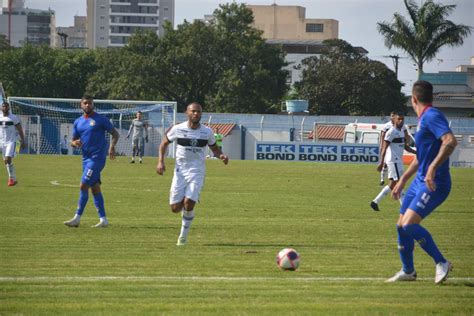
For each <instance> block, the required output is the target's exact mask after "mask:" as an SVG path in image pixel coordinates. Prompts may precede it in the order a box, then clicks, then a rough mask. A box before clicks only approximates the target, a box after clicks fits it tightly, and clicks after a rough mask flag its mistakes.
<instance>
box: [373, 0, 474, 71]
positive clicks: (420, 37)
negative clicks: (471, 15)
mask: <svg viewBox="0 0 474 316" xmlns="http://www.w3.org/2000/svg"><path fill="white" fill-rule="evenodd" d="M404 2H405V7H406V8H407V10H408V13H409V15H410V19H411V21H409V20H407V19H406V18H405V17H404V16H402V15H401V14H399V13H395V14H394V16H393V23H387V22H379V23H377V28H378V31H379V32H380V33H381V34H382V35H383V36H384V37H385V45H386V46H387V47H388V48H392V47H398V48H401V49H403V50H404V51H405V52H407V54H408V55H409V56H410V57H411V59H413V61H414V62H415V63H416V64H417V66H418V76H420V74H421V73H423V63H424V62H428V61H430V60H432V59H433V58H434V57H435V56H436V54H437V53H438V51H439V50H440V48H441V47H442V46H445V45H448V46H451V47H454V46H461V45H462V44H463V43H464V38H465V37H467V36H468V35H470V34H471V27H469V26H467V25H463V24H454V23H453V22H452V21H450V20H447V19H446V17H447V16H448V15H449V14H450V13H451V12H452V11H453V10H454V9H455V8H456V5H441V4H437V3H434V2H433V0H427V1H425V2H424V3H423V4H422V6H421V7H420V6H418V5H417V4H416V3H415V1H414V0H404Z"/></svg>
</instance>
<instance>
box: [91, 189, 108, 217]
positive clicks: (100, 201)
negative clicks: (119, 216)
mask: <svg viewBox="0 0 474 316" xmlns="http://www.w3.org/2000/svg"><path fill="white" fill-rule="evenodd" d="M93 196H94V204H95V207H96V208H97V212H99V217H105V207H104V197H103V196H102V192H99V193H97V194H93Z"/></svg>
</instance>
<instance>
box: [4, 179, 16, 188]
mask: <svg viewBox="0 0 474 316" xmlns="http://www.w3.org/2000/svg"><path fill="white" fill-rule="evenodd" d="M17 183H18V182H17V181H16V180H15V179H12V178H10V179H8V183H7V184H8V186H9V187H12V186H14V185H15V184H17Z"/></svg>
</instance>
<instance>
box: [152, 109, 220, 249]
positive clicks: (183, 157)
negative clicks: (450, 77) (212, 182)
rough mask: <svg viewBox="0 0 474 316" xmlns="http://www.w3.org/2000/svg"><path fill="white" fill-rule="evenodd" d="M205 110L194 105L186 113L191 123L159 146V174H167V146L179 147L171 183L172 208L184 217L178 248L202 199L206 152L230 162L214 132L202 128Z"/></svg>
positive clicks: (180, 126)
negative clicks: (174, 144) (209, 150)
mask: <svg viewBox="0 0 474 316" xmlns="http://www.w3.org/2000/svg"><path fill="white" fill-rule="evenodd" d="M201 114H202V107H201V105H200V104H199V103H196V102H194V103H191V104H190V105H188V107H187V109H186V115H187V116H188V120H187V121H186V122H183V123H181V124H177V125H175V126H173V127H172V128H171V129H170V130H169V131H168V132H167V133H166V136H165V137H164V138H163V141H162V142H161V144H160V148H159V156H158V165H157V166H156V172H157V173H158V174H159V175H163V173H164V172H165V154H166V149H167V148H168V145H169V144H170V143H172V142H174V141H176V143H177V148H176V164H175V169H174V175H173V182H172V183H171V191H170V206H171V211H172V212H174V213H179V212H181V211H183V213H182V222H181V232H180V234H179V237H178V242H177V244H176V245H178V246H183V245H185V244H186V239H187V236H188V232H189V228H190V227H191V223H192V221H193V219H194V206H195V205H196V202H197V201H198V199H199V194H200V192H201V189H202V186H203V185H204V177H205V173H206V163H205V148H206V146H209V148H210V149H211V150H212V152H213V153H214V156H215V157H218V158H219V159H220V160H222V161H223V162H224V164H227V163H228V162H229V158H228V157H227V156H226V155H225V154H223V153H222V151H221V149H220V148H219V147H218V146H217V144H216V140H215V138H214V133H213V131H212V129H210V128H209V127H207V126H204V125H201V123H200V121H201Z"/></svg>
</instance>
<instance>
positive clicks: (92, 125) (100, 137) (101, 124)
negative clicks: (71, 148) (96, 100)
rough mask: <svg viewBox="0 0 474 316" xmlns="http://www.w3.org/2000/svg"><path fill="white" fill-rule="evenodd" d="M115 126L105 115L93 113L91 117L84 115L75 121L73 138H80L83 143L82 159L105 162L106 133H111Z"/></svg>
mask: <svg viewBox="0 0 474 316" xmlns="http://www.w3.org/2000/svg"><path fill="white" fill-rule="evenodd" d="M113 129H114V126H113V125H112V123H111V122H110V121H109V119H108V118H106V117H105V116H103V115H100V114H98V113H95V112H94V113H93V114H92V115H91V116H85V115H82V116H81V117H79V118H78V119H76V120H75V121H74V128H73V134H72V136H73V138H74V139H77V138H80V140H81V143H82V158H83V159H84V160H86V159H92V160H96V161H102V160H103V161H105V159H106V157H107V140H106V139H105V132H106V131H107V132H109V133H111V132H112V131H113Z"/></svg>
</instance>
